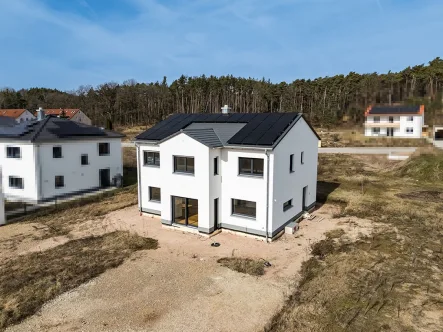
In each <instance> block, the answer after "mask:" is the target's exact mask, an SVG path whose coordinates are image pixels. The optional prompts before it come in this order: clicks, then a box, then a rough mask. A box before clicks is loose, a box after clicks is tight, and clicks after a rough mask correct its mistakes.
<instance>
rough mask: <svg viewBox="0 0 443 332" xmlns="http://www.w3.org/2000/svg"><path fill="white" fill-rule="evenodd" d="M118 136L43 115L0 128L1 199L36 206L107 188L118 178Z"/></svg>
mask: <svg viewBox="0 0 443 332" xmlns="http://www.w3.org/2000/svg"><path fill="white" fill-rule="evenodd" d="M122 137H123V135H121V134H118V133H116V132H112V131H107V130H103V129H101V128H97V127H93V126H88V125H83V124H79V123H76V122H72V121H69V120H68V119H60V118H57V117H53V116H47V117H45V116H44V114H40V115H39V119H38V120H33V121H30V122H24V123H21V124H17V125H16V126H14V127H0V166H1V168H2V173H3V189H4V195H5V197H6V198H7V199H10V200H20V201H25V202H30V203H39V202H44V201H50V200H54V199H57V198H62V197H66V196H71V195H75V194H81V193H85V192H90V191H94V190H97V189H99V188H102V187H107V186H111V185H113V181H114V180H115V181H117V180H121V176H122V174H123V165H122V152H121V138H122Z"/></svg>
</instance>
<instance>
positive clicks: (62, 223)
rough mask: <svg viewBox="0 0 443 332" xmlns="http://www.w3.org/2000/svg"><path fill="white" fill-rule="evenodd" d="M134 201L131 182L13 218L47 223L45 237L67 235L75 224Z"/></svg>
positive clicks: (134, 187)
mask: <svg viewBox="0 0 443 332" xmlns="http://www.w3.org/2000/svg"><path fill="white" fill-rule="evenodd" d="M135 204H137V187H136V186H134V185H133V186H130V187H126V188H121V189H117V190H114V191H109V192H105V193H102V194H97V195H94V196H89V197H86V198H80V199H77V200H74V201H68V202H64V203H61V204H58V205H52V206H50V207H45V208H42V209H40V210H38V211H36V212H34V213H31V214H29V215H26V216H24V217H22V218H19V219H16V220H15V222H29V223H39V224H42V225H44V226H45V227H46V229H45V237H46V238H47V237H52V236H59V235H67V234H69V232H70V231H71V230H72V228H73V226H75V225H76V224H79V223H81V222H84V221H86V220H90V219H96V218H100V217H102V216H104V215H106V214H107V213H109V212H112V211H115V210H120V209H123V208H125V207H128V206H132V205H135Z"/></svg>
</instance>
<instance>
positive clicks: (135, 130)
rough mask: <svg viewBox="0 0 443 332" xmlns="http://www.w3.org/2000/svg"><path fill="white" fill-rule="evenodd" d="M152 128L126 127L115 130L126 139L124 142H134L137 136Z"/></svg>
mask: <svg viewBox="0 0 443 332" xmlns="http://www.w3.org/2000/svg"><path fill="white" fill-rule="evenodd" d="M150 127H151V126H126V127H117V128H115V130H116V131H117V132H119V133H122V134H123V135H126V137H125V138H124V139H123V140H124V141H132V140H133V139H134V138H135V136H137V135H138V134H141V133H142V132H144V131H145V130H147V129H149V128H150Z"/></svg>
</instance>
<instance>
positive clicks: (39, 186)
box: [35, 144, 43, 203]
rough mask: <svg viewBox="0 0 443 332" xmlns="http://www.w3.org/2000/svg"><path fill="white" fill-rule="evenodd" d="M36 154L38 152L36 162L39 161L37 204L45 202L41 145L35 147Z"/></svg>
mask: <svg viewBox="0 0 443 332" xmlns="http://www.w3.org/2000/svg"><path fill="white" fill-rule="evenodd" d="M35 152H36V157H37V158H36V161H37V176H38V183H37V185H38V189H37V193H38V194H37V203H38V202H39V201H40V200H43V195H42V190H43V188H42V166H41V160H40V144H37V145H36V146H35Z"/></svg>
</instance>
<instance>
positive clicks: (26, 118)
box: [15, 110, 35, 123]
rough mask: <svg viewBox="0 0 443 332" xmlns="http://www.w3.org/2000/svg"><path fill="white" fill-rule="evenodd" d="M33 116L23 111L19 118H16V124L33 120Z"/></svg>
mask: <svg viewBox="0 0 443 332" xmlns="http://www.w3.org/2000/svg"><path fill="white" fill-rule="evenodd" d="M34 119H35V116H34V114H32V113H31V112H29V111H28V110H25V111H24V112H23V113H22V114H20V116H18V117H17V118H16V119H15V121H16V122H17V123H21V122H24V121H30V120H34Z"/></svg>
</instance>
